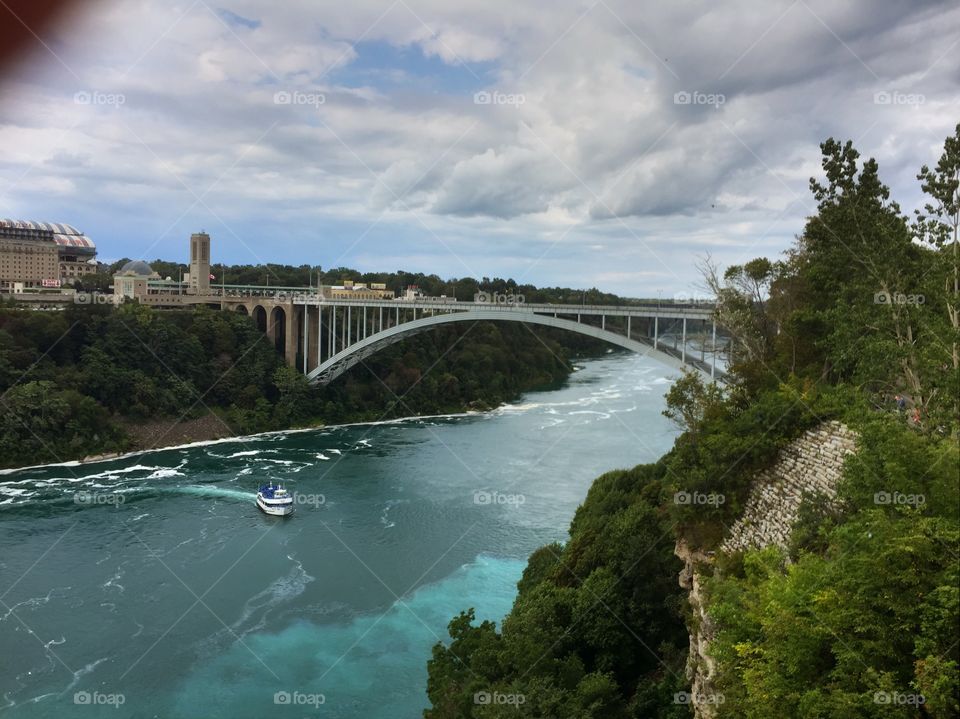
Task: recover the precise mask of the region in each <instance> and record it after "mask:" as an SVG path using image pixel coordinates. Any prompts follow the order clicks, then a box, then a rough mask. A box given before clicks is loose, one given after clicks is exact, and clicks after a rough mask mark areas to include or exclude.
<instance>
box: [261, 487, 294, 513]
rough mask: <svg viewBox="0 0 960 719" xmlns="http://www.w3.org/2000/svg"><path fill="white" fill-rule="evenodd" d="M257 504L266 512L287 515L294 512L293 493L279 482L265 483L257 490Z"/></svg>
mask: <svg viewBox="0 0 960 719" xmlns="http://www.w3.org/2000/svg"><path fill="white" fill-rule="evenodd" d="M257 506H258V507H260V509H261V510H262V511H263V512H265V513H266V514H272V515H274V516H277V517H285V516H286V515H288V514H293V495H292V494H290V493H289V492H288V491H287V490H285V489H284V488H283V487H281V486H280V485H279V484H274V483H273V482H271V483H270V484H264V485H261V487H260V489H259V490H257Z"/></svg>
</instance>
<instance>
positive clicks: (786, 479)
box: [675, 422, 857, 719]
mask: <svg viewBox="0 0 960 719" xmlns="http://www.w3.org/2000/svg"><path fill="white" fill-rule="evenodd" d="M856 439H857V438H856V434H855V433H854V432H852V431H851V430H850V429H848V428H847V427H846V426H845V425H842V424H840V423H839V422H824V423H823V424H821V425H820V426H819V427H817V428H815V429H812V430H808V431H807V432H805V433H804V434H803V436H801V437H799V438H798V439H796V440H794V441H793V442H791V443H790V444H789V445H787V446H786V447H784V448H783V449H782V450H781V451H780V454H779V456H778V457H777V461H776V462H775V463H774V464H773V466H771V467H770V468H769V469H766V470H764V471H762V472H760V473H759V474H758V475H757V476H756V478H755V479H754V482H753V488H752V490H751V492H750V497H749V499H748V500H747V503H746V507H745V509H744V512H743V515H742V516H741V517H740V519H738V520H737V522H736V523H735V524H734V525H733V527H732V528H731V530H730V533H729V535H728V536H727V537H726V539H724V541H723V543H722V545H721V547H720V550H719V551H720V552H736V551H744V550H746V549H760V548H763V547H769V546H780V547H786V546H787V544H788V542H789V540H790V532H791V530H792V528H793V525H794V523H795V522H796V520H797V517H798V515H799V511H800V504H801V502H802V501H803V498H804V496H809V495H822V496H826V497H827V498H830V499H832V498H833V497H834V496H835V495H836V487H837V482H838V481H839V480H840V476H841V474H842V471H843V462H844V459H845V458H846V456H847V455H848V454H850V453H852V452H853V451H855V449H856ZM675 553H676V555H677V556H678V557H679V558H680V560H681V561H682V562H683V569H682V570H681V572H680V577H679V579H680V586H681V587H683V588H684V589H686V590H687V592H688V595H687V596H688V602H689V604H690V608H691V612H692V616H691V619H690V626H689V629H690V651H689V654H688V658H687V678H688V679H689V680H690V693H689V696H688V697H687V699H688V700H689V703H690V704H691V705H692V706H693V707H694V715H695V716H696V717H697V719H712V717H714V716H715V715H716V711H717V707H719V706H720V705H722V703H723V697H722V695H721V694H720V693H719V692H717V691H716V689H715V687H714V678H715V676H716V671H717V667H716V663H715V662H714V660H713V658H712V657H711V656H710V652H709V648H710V640H711V639H712V637H713V633H714V631H715V627H714V624H713V622H712V621H711V619H710V615H709V613H708V611H707V607H706V602H705V598H704V596H703V591H702V577H703V576H704V573H705V572H706V571H710V570H711V568H712V565H713V563H714V559H715V556H714V553H713V552H702V551H700V550H699V549H697V548H695V547H689V546H687V544H686V542H684V541H683V540H680V541H678V542H677V546H676V548H675Z"/></svg>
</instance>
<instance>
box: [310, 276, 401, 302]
mask: <svg viewBox="0 0 960 719" xmlns="http://www.w3.org/2000/svg"><path fill="white" fill-rule="evenodd" d="M341 281H342V282H343V284H341V285H328V286H325V287H323V288H321V291H322V292H323V296H324V297H329V298H331V299H338V300H392V299H393V290H388V289H387V286H386V285H385V284H383V283H382V282H371V283H370V284H369V285H366V284H361V283H359V282H354V281H353V280H341Z"/></svg>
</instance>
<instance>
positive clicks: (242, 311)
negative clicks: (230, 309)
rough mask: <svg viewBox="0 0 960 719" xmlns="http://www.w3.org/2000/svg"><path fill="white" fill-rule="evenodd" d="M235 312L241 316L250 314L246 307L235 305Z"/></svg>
mask: <svg viewBox="0 0 960 719" xmlns="http://www.w3.org/2000/svg"><path fill="white" fill-rule="evenodd" d="M236 311H237V312H239V313H240V314H242V315H249V314H250V310H248V309H247V306H246V305H237V307H236Z"/></svg>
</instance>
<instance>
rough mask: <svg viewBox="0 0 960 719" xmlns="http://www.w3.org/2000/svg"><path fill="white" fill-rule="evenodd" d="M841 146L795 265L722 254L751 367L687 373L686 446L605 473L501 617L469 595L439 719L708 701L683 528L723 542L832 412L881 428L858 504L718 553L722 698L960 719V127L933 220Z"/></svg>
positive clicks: (868, 433) (710, 592)
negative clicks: (691, 644)
mask: <svg viewBox="0 0 960 719" xmlns="http://www.w3.org/2000/svg"><path fill="white" fill-rule="evenodd" d="M821 150H822V154H823V163H822V166H823V175H824V178H823V179H822V180H811V190H812V192H813V195H814V198H815V199H816V201H817V212H816V214H815V215H814V216H812V217H811V218H810V219H809V220H808V221H807V223H806V227H805V228H804V231H803V233H802V234H801V235H800V237H799V238H798V240H797V243H796V245H795V246H794V247H793V248H791V249H790V250H789V251H788V252H787V253H786V256H785V258H784V259H782V260H777V261H774V260H770V259H767V258H757V259H755V260H752V261H750V262H748V263H746V264H744V265H741V266H735V267H729V268H727V269H726V270H725V271H723V272H720V271H719V270H718V268H717V267H716V266H714V265H713V263H712V262H710V260H709V258H708V259H707V260H706V261H705V262H704V265H703V270H704V275H705V278H706V280H707V283H708V285H709V286H710V288H711V289H712V290H713V292H714V293H715V294H716V296H717V297H718V299H719V300H720V303H719V307H718V310H717V314H718V317H719V321H720V322H721V324H723V325H724V326H725V327H726V328H727V329H729V330H730V331H731V332H732V333H733V335H734V337H735V345H734V349H735V354H734V361H733V363H732V366H731V367H730V368H729V369H730V376H731V377H732V382H731V383H730V384H729V385H728V386H727V387H726V388H723V389H721V388H719V387H716V386H706V385H704V383H703V382H702V381H701V380H700V379H699V378H698V377H696V376H693V375H689V376H686V377H684V378H683V379H682V380H680V381H679V382H677V383H676V384H675V385H674V386H673V387H672V388H671V390H670V392H669V394H668V395H667V409H666V411H665V414H666V415H667V416H668V417H669V418H671V419H672V420H674V421H675V422H676V423H677V425H678V426H679V427H680V429H681V430H683V433H682V435H681V436H680V437H679V438H678V439H677V441H676V443H675V445H674V448H673V449H672V450H671V452H670V453H668V454H667V455H666V456H665V457H664V458H663V459H661V461H660V462H658V463H657V464H655V465H644V466H639V467H636V468H635V469H633V470H631V471H628V472H615V473H611V474H607V475H604V476H603V477H600V478H599V479H597V480H596V482H595V484H594V486H593V488H592V489H591V491H590V493H589V495H588V497H587V499H586V501H585V503H584V505H583V506H582V507H581V508H580V509H579V510H578V512H577V515H576V517H575V519H574V521H573V523H572V525H571V528H570V540H569V542H568V543H567V544H566V545H564V546H560V545H552V546H549V547H545V548H542V549H540V550H538V551H537V552H535V553H534V554H533V555H532V556H531V557H530V561H529V563H528V566H527V569H526V571H525V572H524V575H523V578H522V580H521V581H520V582H519V584H518V589H519V594H518V596H517V599H516V602H515V604H514V607H513V609H512V611H511V612H510V614H509V615H508V616H507V617H506V618H505V619H504V621H503V623H502V626H501V627H500V629H499V630H498V629H497V627H496V626H494V625H493V624H491V623H489V622H485V623H483V624H481V625H479V626H473V622H472V619H473V615H472V613H471V612H469V611H468V612H464V613H462V614H461V615H460V616H459V617H457V618H456V619H454V620H453V621H452V622H451V624H450V635H451V640H452V641H451V642H450V644H449V645H448V646H445V645H443V644H438V645H437V646H436V647H435V648H434V653H433V658H432V660H431V661H430V665H429V673H430V679H429V685H428V694H429V697H430V699H431V701H432V703H433V707H432V708H431V709H429V710H427V711H426V712H425V716H427V717H429V718H430V719H440V718H447V717H463V716H476V717H488V716H489V717H494V716H529V717H568V716H569V717H574V716H576V717H592V716H597V717H600V716H603V717H673V716H691V715H692V712H691V709H690V706H689V702H688V701H687V699H688V698H689V695H688V694H687V695H685V694H683V693H682V692H685V691H689V684H688V682H687V681H686V679H685V678H684V677H683V676H682V675H683V671H682V669H683V666H684V661H685V657H684V648H685V644H686V640H685V631H684V630H682V629H681V627H680V625H679V622H680V617H681V616H682V612H681V611H680V609H679V607H680V605H682V599H681V597H679V596H678V587H677V585H676V576H677V573H678V571H679V570H680V564H679V562H677V561H676V560H675V559H674V558H673V557H672V556H671V550H672V544H673V542H674V541H675V540H683V541H684V542H685V543H687V545H688V546H691V547H693V548H695V549H699V550H700V551H704V552H710V551H712V550H716V549H717V547H718V544H719V542H720V540H721V539H722V537H723V535H724V533H725V531H726V528H727V527H728V526H729V525H730V523H731V522H733V521H734V520H735V519H736V518H737V517H738V516H739V515H740V513H741V512H742V509H743V503H744V501H745V499H746V497H747V495H748V493H749V490H750V487H751V482H752V481H753V478H754V477H755V476H756V473H757V472H758V470H760V469H762V468H764V467H766V466H769V465H770V464H771V463H772V462H773V461H774V460H775V458H776V456H777V453H778V450H779V449H780V448H781V447H783V446H784V445H785V444H786V443H788V442H789V441H791V440H792V439H794V438H795V437H797V436H798V435H799V434H800V433H801V432H803V431H804V430H805V429H807V428H809V427H811V426H814V425H816V424H818V423H820V422H822V421H824V420H826V419H839V420H841V421H843V422H845V423H847V424H848V425H849V426H851V427H852V428H853V429H855V430H856V431H857V432H858V433H859V435H860V443H859V447H858V452H857V454H856V455H854V456H853V457H852V458H851V459H850V460H848V461H847V464H846V466H845V469H844V476H843V480H842V483H841V486H840V488H839V494H838V497H837V499H836V501H834V502H826V501H824V500H823V498H808V499H807V500H806V501H805V502H804V504H803V506H802V507H801V517H800V521H799V522H798V524H797V526H796V527H795V528H794V532H793V536H792V540H791V545H790V547H789V548H787V549H779V548H769V549H763V550H755V551H747V552H745V553H742V554H739V553H738V554H734V555H729V554H726V553H724V552H722V551H721V552H717V554H716V557H715V559H714V561H713V562H708V563H706V564H704V566H703V571H704V572H705V573H706V574H707V575H708V576H706V577H705V582H706V586H705V591H706V599H707V602H706V605H707V606H706V608H707V611H708V612H709V615H710V617H711V621H712V623H713V625H715V626H714V629H715V635H716V636H715V638H714V639H713V641H712V642H711V644H710V650H709V651H710V653H711V655H712V656H713V657H714V658H715V659H716V660H717V663H718V667H717V669H718V677H717V686H716V687H715V689H716V690H717V694H716V696H714V697H711V698H712V699H714V700H716V701H714V709H715V710H716V712H717V715H718V716H719V717H755V718H757V719H761V718H762V719H765V718H766V717H771V716H782V717H803V718H804V719H807V718H810V719H813V718H817V719H826V718H836V719H841V718H846V717H881V716H882V717H890V716H893V717H957V716H960V680H958V676H960V675H958V665H960V649H958V646H960V645H958V643H957V641H956V637H957V636H958V629H960V590H958V584H960V572H958V550H960V491H958V490H960V453H958V444H957V442H958V430H960V415H958V398H960V384H958V382H960V362H958V351H957V347H958V341H960V331H958V316H960V304H958V303H960V280H958V277H960V265H958V260H957V258H958V244H957V243H958V237H957V229H958V224H960V222H958V220H960V125H958V126H957V130H956V134H955V135H954V136H952V137H950V138H948V139H947V141H946V143H945V145H944V152H943V155H942V157H941V158H940V159H939V161H938V162H937V164H936V166H935V168H934V169H933V170H931V169H929V168H928V167H926V166H924V167H923V168H922V170H921V171H920V173H919V175H918V179H919V180H920V182H921V187H922V189H923V191H924V192H925V193H926V194H927V196H928V198H929V201H928V202H927V203H926V204H925V207H924V208H923V209H922V210H920V211H918V212H917V213H916V215H915V218H914V219H913V220H912V221H911V220H910V219H909V218H908V217H907V216H905V215H904V214H902V213H901V211H900V208H899V206H898V205H897V204H896V203H895V202H894V201H893V200H891V198H890V191H889V189H888V188H887V187H886V186H884V185H883V184H882V182H881V181H880V179H879V168H878V166H877V163H876V162H875V161H874V160H872V159H871V160H866V161H864V162H861V161H860V158H859V154H858V153H857V151H856V150H855V149H854V148H853V146H852V144H851V143H849V142H848V143H839V142H837V141H835V140H832V139H831V140H827V141H826V142H825V143H823V145H822V146H821ZM897 398H899V401H897ZM692 494H698V495H699V496H701V497H705V498H707V501H703V502H699V503H694V502H691V501H689V500H682V499H681V498H682V497H689V496H691V495H692ZM709 498H713V501H710V499H709ZM658 532H664V533H665V534H666V535H667V537H666V538H664V537H661V536H660V535H659V534H658ZM640 565H643V566H642V568H641V566H640ZM686 622H687V625H688V626H689V628H690V629H691V631H693V630H695V629H696V624H697V620H696V619H695V618H694V617H693V616H692V615H691V616H687V617H686ZM476 692H489V693H491V694H492V693H493V692H499V693H500V695H501V696H511V695H519V696H522V697H523V702H522V703H514V704H512V705H511V704H506V703H504V704H501V705H497V704H495V703H493V702H477V701H475V700H474V694H475V693H476ZM711 698H707V700H708V701H710V699H711Z"/></svg>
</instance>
